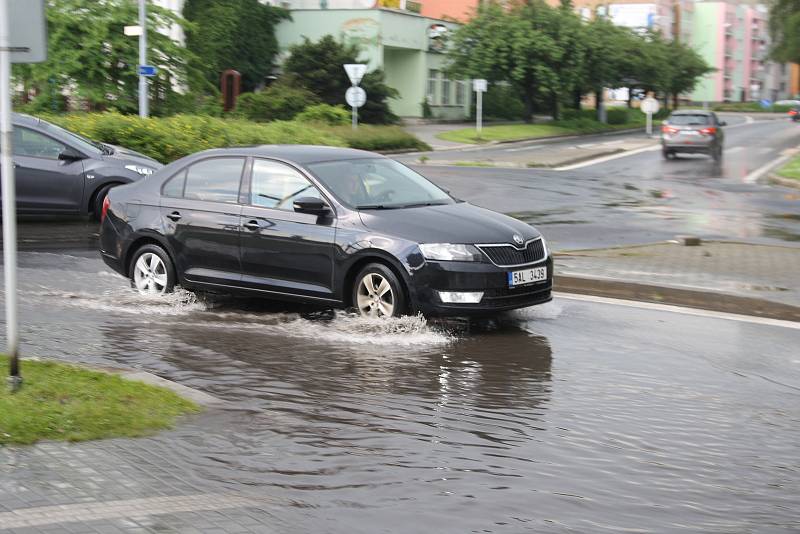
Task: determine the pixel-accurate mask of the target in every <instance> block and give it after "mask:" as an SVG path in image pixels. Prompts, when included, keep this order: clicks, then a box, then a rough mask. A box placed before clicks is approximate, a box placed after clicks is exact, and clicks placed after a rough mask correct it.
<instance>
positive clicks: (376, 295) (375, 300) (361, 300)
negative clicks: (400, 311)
mask: <svg viewBox="0 0 800 534" xmlns="http://www.w3.org/2000/svg"><path fill="white" fill-rule="evenodd" d="M356 305H357V306H358V311H359V313H361V315H363V316H366V317H391V316H392V315H393V314H394V305H395V299H394V292H393V291H392V285H391V284H390V283H389V280H387V279H386V278H384V277H383V276H382V275H380V274H378V273H367V274H366V275H364V277H363V278H362V279H361V281H360V282H359V284H358V293H357V294H356Z"/></svg>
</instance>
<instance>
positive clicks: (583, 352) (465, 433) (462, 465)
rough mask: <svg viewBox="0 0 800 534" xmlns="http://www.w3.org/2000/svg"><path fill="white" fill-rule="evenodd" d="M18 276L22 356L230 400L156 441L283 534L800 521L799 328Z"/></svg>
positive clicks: (31, 257) (573, 307) (67, 274)
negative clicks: (447, 316) (170, 291)
mask: <svg viewBox="0 0 800 534" xmlns="http://www.w3.org/2000/svg"><path fill="white" fill-rule="evenodd" d="M20 266H21V270H20V280H21V320H22V347H23V354H25V355H40V356H58V357H59V358H61V359H65V360H69V361H81V362H88V363H91V364H100V365H108V364H116V365H123V366H129V367H137V368H143V369H146V370H148V371H151V372H154V373H156V374H159V375H161V376H163V377H165V378H168V379H171V380H175V381H178V382H180V383H182V384H185V385H188V386H191V387H195V388H198V389H201V390H204V391H207V392H209V393H212V394H214V395H217V396H219V397H221V398H224V399H226V400H228V401H230V405H229V406H228V407H227V408H226V409H225V410H222V411H216V412H213V413H211V414H208V415H206V416H200V417H198V418H196V419H195V420H193V421H191V422H190V423H189V424H187V425H184V426H181V427H180V428H178V429H176V430H175V431H173V432H168V433H165V434H162V435H161V436H158V437H156V438H154V439H152V441H151V444H150V445H149V447H151V448H152V450H154V451H158V453H159V454H161V455H163V456H164V457H165V458H166V459H168V461H169V462H170V463H171V464H173V465H176V466H178V467H179V468H180V469H181V471H183V472H184V473H185V474H186V475H185V476H186V477H189V478H190V479H191V480H193V481H194V483H195V484H196V485H198V486H200V487H203V488H204V489H205V490H207V491H209V492H212V491H225V492H231V491H232V492H237V493H241V494H244V495H249V496H258V497H260V498H269V499H271V500H272V499H274V502H275V504H274V505H273V506H272V507H271V509H270V513H271V514H272V519H270V520H269V521H267V524H268V525H273V526H274V525H285V526H288V527H287V529H286V530H283V528H279V529H278V531H281V532H283V531H285V532H334V533H340V532H341V533H362V532H363V533H374V532H453V533H463V532H477V531H481V532H529V531H530V532H542V531H548V532H620V531H622V530H623V529H631V530H633V531H636V532H673V531H688V532H756V531H791V530H792V529H796V528H798V527H800V523H798V515H797V510H798V509H800V460H798V458H800V455H798V452H800V451H798V443H800V425H798V422H800V358H798V352H797V346H798V344H800V330H798V329H790V328H783V327H777V326H769V325H764V324H755V323H749V322H735V321H730V320H726V319H720V318H713V317H712V318H707V317H697V316H691V315H684V314H680V313H672V312H666V311H652V310H643V309H636V308H629V307H625V306H619V305H611V304H606V303H596V302H586V301H582V300H575V299H573V298H563V297H559V298H556V300H555V301H554V302H553V303H550V304H547V305H544V306H541V307H538V308H532V309H526V310H522V311H518V312H515V313H511V314H507V315H503V316H502V317H500V318H498V319H497V320H494V321H485V322H473V323H462V322H458V321H453V322H447V323H427V322H425V321H424V320H422V319H419V318H405V319H401V320H392V321H375V322H371V321H366V320H362V319H359V318H355V317H350V316H347V315H344V314H341V313H338V314H332V313H330V312H317V313H315V312H311V311H309V310H303V309H300V310H298V309H290V308H288V307H286V306H281V305H268V304H264V303H259V302H252V301H251V302H244V301H236V302H225V301H222V302H217V303H215V305H214V307H208V306H207V305H206V304H203V303H202V302H197V301H196V300H195V299H194V298H193V297H192V295H191V294H188V293H186V292H178V293H177V294H175V295H173V296H171V297H170V298H167V299H162V298H147V297H142V296H139V295H137V294H135V293H133V292H132V291H131V290H130V289H128V288H127V284H126V281H125V280H124V279H122V278H121V277H119V276H117V275H115V274H112V273H110V272H109V271H108V270H107V269H106V268H104V266H103V265H102V263H101V262H100V260H98V259H97V257H96V255H95V254H94V253H93V252H91V251H86V250H80V249H56V248H50V249H48V250H44V251H31V250H26V251H23V252H22V253H21V254H20ZM131 461H135V457H133V458H131ZM141 491H142V492H143V494H146V493H147V488H146V487H142V488H141ZM273 521H274V523H273ZM155 524H157V522H156V523H155ZM265 528H267V525H265ZM156 530H157V529H156Z"/></svg>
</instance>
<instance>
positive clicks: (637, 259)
mask: <svg viewBox="0 0 800 534" xmlns="http://www.w3.org/2000/svg"><path fill="white" fill-rule="evenodd" d="M556 274H560V275H562V276H573V277H582V278H596V279H601V280H612V279H613V280H616V281H622V282H632V283H637V284H646V285H654V286H666V287H672V288H682V289H692V290H700V291H708V292H712V293H719V294H727V295H735V296H740V297H748V298H755V299H762V300H767V301H771V302H777V303H781V304H786V305H791V306H800V248H794V247H781V246H771V245H751V244H745V243H731V242H711V241H710V242H703V243H702V245H701V246H684V245H682V244H679V243H658V244H652V245H644V246H631V247H619V248H608V249H599V250H581V251H572V252H564V253H559V254H557V255H556Z"/></svg>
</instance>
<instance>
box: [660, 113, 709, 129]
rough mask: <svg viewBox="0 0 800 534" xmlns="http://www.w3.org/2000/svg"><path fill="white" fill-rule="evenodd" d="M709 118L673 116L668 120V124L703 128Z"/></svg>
mask: <svg viewBox="0 0 800 534" xmlns="http://www.w3.org/2000/svg"><path fill="white" fill-rule="evenodd" d="M710 118H711V117H709V116H708V115H699V114H698V115H689V114H683V115H673V116H672V117H670V118H669V123H670V124H673V125H675V126H705V125H706V124H709V122H710Z"/></svg>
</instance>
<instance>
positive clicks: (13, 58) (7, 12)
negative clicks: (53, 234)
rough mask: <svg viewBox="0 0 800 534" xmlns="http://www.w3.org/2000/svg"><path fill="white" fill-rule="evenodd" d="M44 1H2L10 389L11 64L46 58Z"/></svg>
mask: <svg viewBox="0 0 800 534" xmlns="http://www.w3.org/2000/svg"><path fill="white" fill-rule="evenodd" d="M46 28H47V26H46V25H45V18H44V0H0V178H1V179H2V194H3V275H4V280H5V297H6V345H7V348H6V352H7V353H8V357H9V359H10V365H9V376H8V383H9V386H10V387H11V391H16V390H18V389H19V387H20V385H21V384H22V376H21V375H20V372H19V318H18V317H17V195H16V190H15V189H16V187H15V185H16V184H15V181H14V161H13V159H12V154H13V152H14V151H13V147H12V137H13V135H12V126H11V63H38V62H40V61H44V60H45V59H46V57H47V34H46V31H47V29H46Z"/></svg>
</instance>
